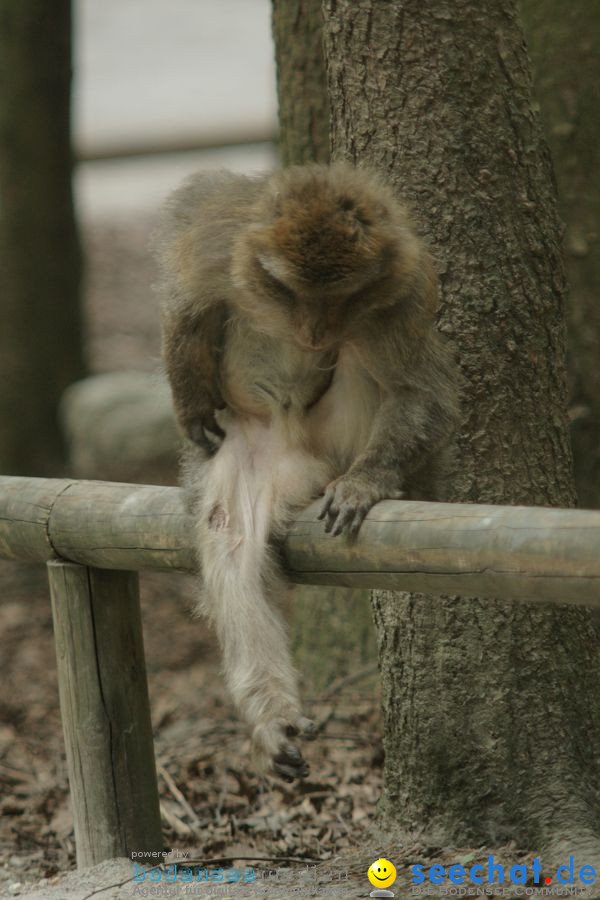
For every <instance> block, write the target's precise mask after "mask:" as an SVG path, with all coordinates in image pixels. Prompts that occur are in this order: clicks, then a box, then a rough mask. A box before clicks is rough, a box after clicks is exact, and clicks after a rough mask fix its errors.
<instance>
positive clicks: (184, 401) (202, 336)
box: [163, 304, 226, 454]
mask: <svg viewBox="0 0 600 900" xmlns="http://www.w3.org/2000/svg"><path fill="white" fill-rule="evenodd" d="M225 318H226V310H225V307H224V305H223V304H220V305H219V306H217V305H215V306H208V307H206V308H205V309H203V310H202V311H200V312H197V311H195V312H194V313H193V314H192V313H191V312H190V313H186V314H183V315H177V316H169V315H164V316H163V356H164V359H165V364H166V369H167V374H168V376H169V381H170V383H171V390H172V393H173V405H174V407H175V414H176V416H177V420H178V422H179V425H180V427H181V428H182V430H183V432H184V433H185V434H186V435H187V437H189V438H190V439H191V440H192V441H194V443H196V444H198V445H200V446H201V447H203V448H204V449H205V450H206V451H207V452H208V453H209V454H212V453H214V452H215V440H214V439H212V440H211V436H210V434H207V431H208V432H211V433H212V434H214V435H216V437H217V438H223V437H224V432H223V430H222V428H221V427H220V426H219V425H218V424H217V422H216V420H215V410H217V409H222V408H223V406H224V405H225V404H224V403H223V398H222V396H221V390H220V385H219V363H220V358H221V353H222V347H223V333H224V322H225Z"/></svg>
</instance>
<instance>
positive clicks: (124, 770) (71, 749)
mask: <svg viewBox="0 0 600 900" xmlns="http://www.w3.org/2000/svg"><path fill="white" fill-rule="evenodd" d="M48 579H49V582H50V594H51V597H52V615H53V618H54V635H55V641H56V655H57V660H58V686H59V692H60V706H61V713H62V721H63V729H64V735H65V743H66V751H67V766H68V770H69V784H70V787H71V799H72V805H73V818H74V824H75V841H76V847H77V866H78V867H79V868H84V867H86V866H91V865H94V864H95V863H98V862H100V861H101V860H103V859H110V858H112V857H115V856H130V854H131V853H132V852H133V851H139V850H146V851H153V850H161V849H162V837H161V828H160V810H159V802H158V787H157V781H156V769H155V764H154V745H153V740H152V727H151V723H150V706H149V702H148V688H147V684H146V665H145V661H144V646H143V639H142V624H141V616H140V605H139V594H138V579H137V573H136V572H115V571H107V570H102V569H92V568H87V567H86V566H80V565H76V564H74V563H67V562H62V561H60V560H52V561H51V562H49V563H48Z"/></svg>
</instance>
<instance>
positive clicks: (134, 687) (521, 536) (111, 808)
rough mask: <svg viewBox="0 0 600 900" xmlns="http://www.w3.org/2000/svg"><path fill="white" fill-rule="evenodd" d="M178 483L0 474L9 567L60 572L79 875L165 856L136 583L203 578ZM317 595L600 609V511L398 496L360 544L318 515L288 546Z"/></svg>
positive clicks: (62, 683)
mask: <svg viewBox="0 0 600 900" xmlns="http://www.w3.org/2000/svg"><path fill="white" fill-rule="evenodd" d="M192 532H193V523H192V520H191V517H190V516H189V515H188V513H187V512H186V511H185V509H184V505H183V501H182V494H181V491H180V490H179V489H178V488H170V487H157V486H140V485H130V484H116V483H112V482H94V481H73V480H68V479H65V480H54V479H42V478H20V477H14V478H12V477H0V557H4V558H6V559H15V560H21V561H29V562H38V563H39V562H45V563H47V565H48V576H49V582H50V594H51V599H52V612H53V617H54V629H55V638H56V649H57V659H58V682H59V691H60V703H61V712H62V720H63V728H64V733H65V742H66V749H67V765H68V770H69V782H70V786H71V795H72V803H73V815H74V823H75V838H76V845H77V862H78V865H79V866H80V867H83V866H87V865H92V864H94V863H96V862H99V861H100V860H102V859H107V858H110V857H114V856H129V855H131V853H132V852H134V851H152V850H160V849H162V838H161V829H160V812H159V803H158V789H157V783H156V772H155V764H154V748H153V741H152V730H151V723H150V709H149V703H148V690H147V685H146V668H145V663H144V650H143V642H142V629H141V618H140V607H139V595H138V585H137V571H138V570H140V569H174V570H180V571H189V570H191V569H193V566H194V557H193V551H192ZM283 551H284V564H285V565H286V567H287V568H288V570H289V574H290V578H291V579H292V580H293V581H295V582H298V583H305V584H336V585H346V586H350V587H363V588H364V587H367V588H377V587H379V588H388V589H393V590H399V591H407V590H410V591H424V592H427V593H433V594H438V595H439V594H442V593H445V594H461V595H463V596H478V597H490V598H502V599H514V600H523V601H539V602H554V603H563V604H569V605H572V604H582V605H587V606H594V607H600V512H595V511H587V510H572V509H548V508H537V507H510V506H483V505H470V504H454V503H448V504H443V503H420V502H399V501H386V502H383V503H379V504H378V505H377V506H376V507H374V509H373V510H372V511H371V513H370V514H369V516H368V518H367V519H366V521H365V522H364V524H363V526H362V528H361V532H360V534H359V536H358V538H357V539H356V540H354V541H349V540H348V539H347V538H333V537H331V536H330V535H326V534H325V533H324V531H323V523H322V522H320V521H318V519H317V507H316V506H311V507H309V508H308V509H307V510H305V511H304V512H303V513H302V514H301V515H299V516H298V518H297V520H296V522H295V523H294V525H293V527H292V528H291V529H290V531H289V534H288V537H287V539H286V542H285V545H284V548H283Z"/></svg>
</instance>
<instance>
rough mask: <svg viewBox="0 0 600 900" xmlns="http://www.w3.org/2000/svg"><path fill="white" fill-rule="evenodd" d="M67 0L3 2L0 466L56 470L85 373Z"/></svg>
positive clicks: (0, 68)
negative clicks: (68, 413) (73, 397)
mask: <svg viewBox="0 0 600 900" xmlns="http://www.w3.org/2000/svg"><path fill="white" fill-rule="evenodd" d="M70 80H71V11H70V2H69V0H51V2H43V0H2V3H1V4H0V272H1V278H2V283H1V286H0V319H1V321H2V327H1V328H0V470H2V471H4V472H12V473H32V472H33V473H35V474H40V475H41V474H55V473H56V470H57V467H58V466H59V463H60V460H61V458H62V442H61V438H60V431H59V427H58V423H57V419H56V407H57V403H58V400H59V398H60V395H61V393H62V391H63V390H64V388H65V387H66V386H67V385H68V384H69V383H70V382H72V381H74V380H76V379H77V378H79V377H80V376H81V375H82V374H83V369H84V367H83V362H82V350H81V321H80V308H79V280H80V252H79V242H78V237H77V230H76V226H75V219H74V213H73V200H72V195H71V169H72V164H71V148H70V113H69V105H70Z"/></svg>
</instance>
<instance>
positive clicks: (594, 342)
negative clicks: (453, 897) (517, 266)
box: [521, 0, 600, 507]
mask: <svg viewBox="0 0 600 900" xmlns="http://www.w3.org/2000/svg"><path fill="white" fill-rule="evenodd" d="M521 6H522V10H523V16H524V24H525V28H526V33H527V38H528V44H529V46H530V49H531V55H532V60H533V66H534V74H535V87H536V94H537V97H538V99H539V101H540V103H541V111H542V119H543V121H544V124H545V126H546V134H547V136H548V139H549V142H550V147H551V150H552V156H553V159H554V165H555V169H556V176H557V181H558V195H559V204H560V212H561V215H562V218H563V219H564V221H565V224H566V236H565V237H566V240H565V249H566V263H567V275H568V279H569V283H570V287H571V293H570V300H569V303H568V307H567V311H568V323H569V370H570V375H571V379H572V385H571V395H572V396H571V400H572V416H573V422H572V427H571V433H572V439H573V452H574V457H575V482H576V486H577V494H578V497H579V503H580V505H581V506H595V507H600V302H599V301H598V298H599V296H600V239H599V232H600V117H599V115H598V110H599V109H600V3H589V0H569V2H565V0H521Z"/></svg>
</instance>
